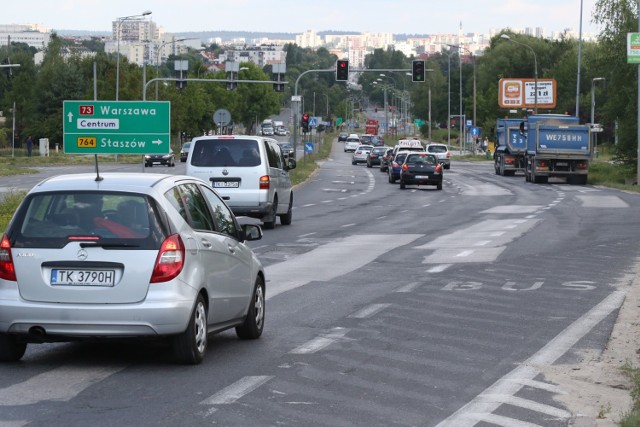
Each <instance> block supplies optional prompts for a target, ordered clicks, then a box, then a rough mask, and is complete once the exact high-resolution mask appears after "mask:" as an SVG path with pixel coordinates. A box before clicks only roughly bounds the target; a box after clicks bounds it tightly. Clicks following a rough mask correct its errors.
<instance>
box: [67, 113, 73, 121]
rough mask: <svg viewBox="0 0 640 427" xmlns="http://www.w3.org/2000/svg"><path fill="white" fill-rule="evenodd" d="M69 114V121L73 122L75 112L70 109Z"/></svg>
mask: <svg viewBox="0 0 640 427" xmlns="http://www.w3.org/2000/svg"><path fill="white" fill-rule="evenodd" d="M67 116H68V117H69V123H71V122H72V121H73V113H72V112H71V111H69V114H67Z"/></svg>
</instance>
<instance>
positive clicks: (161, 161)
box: [144, 151, 176, 168]
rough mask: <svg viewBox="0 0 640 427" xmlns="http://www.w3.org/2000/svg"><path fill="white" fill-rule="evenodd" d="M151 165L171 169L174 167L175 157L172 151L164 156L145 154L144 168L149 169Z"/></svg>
mask: <svg viewBox="0 0 640 427" xmlns="http://www.w3.org/2000/svg"><path fill="white" fill-rule="evenodd" d="M153 165H166V166H169V167H170V168H172V167H174V166H175V165H176V155H175V154H173V151H171V152H169V153H166V154H145V156H144V167H147V168H150V167H151V166H153Z"/></svg>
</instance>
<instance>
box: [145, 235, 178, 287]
mask: <svg viewBox="0 0 640 427" xmlns="http://www.w3.org/2000/svg"><path fill="white" fill-rule="evenodd" d="M184 256H185V249H184V243H183V242H182V238H181V237H180V236H179V235H178V234H172V235H171V236H169V237H167V238H166V239H165V241H164V242H162V245H161V246H160V251H159V252H158V257H157V258H156V264H155V265H154V266H153V273H152V274H151V283H161V282H168V281H169V280H171V279H173V278H175V277H176V276H177V275H178V274H180V272H181V271H182V268H183V267H184Z"/></svg>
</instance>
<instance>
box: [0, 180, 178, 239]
mask: <svg viewBox="0 0 640 427" xmlns="http://www.w3.org/2000/svg"><path fill="white" fill-rule="evenodd" d="M154 206H155V204H154V203H150V201H149V199H148V198H147V197H146V196H145V195H142V194H132V193H115V192H114V193H111V192H77V191H73V192H52V193H37V194H33V195H30V196H27V198H25V200H24V203H23V204H22V205H21V206H20V209H19V212H18V214H17V215H16V218H15V220H14V222H13V223H12V224H11V229H10V230H9V235H10V238H11V240H12V246H14V247H38V248H62V247H64V246H65V245H66V244H67V243H69V241H71V240H91V241H95V242H99V243H107V242H108V243H109V246H111V247H118V249H122V248H135V249H156V248H158V247H159V245H160V243H161V242H162V240H163V239H164V237H165V234H166V231H165V230H163V229H164V227H163V226H162V225H161V224H160V221H159V220H158V219H157V213H156V209H155V208H154ZM105 248H106V247H105Z"/></svg>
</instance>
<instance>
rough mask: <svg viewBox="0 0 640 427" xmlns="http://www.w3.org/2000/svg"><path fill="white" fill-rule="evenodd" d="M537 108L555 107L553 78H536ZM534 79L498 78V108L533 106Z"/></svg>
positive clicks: (554, 83) (534, 95)
mask: <svg viewBox="0 0 640 427" xmlns="http://www.w3.org/2000/svg"><path fill="white" fill-rule="evenodd" d="M537 85H538V108H546V109H551V108H556V81H555V79H538V83H537ZM535 87H536V80H535V79H500V83H499V89H498V105H499V106H500V108H535V104H536V91H535Z"/></svg>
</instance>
